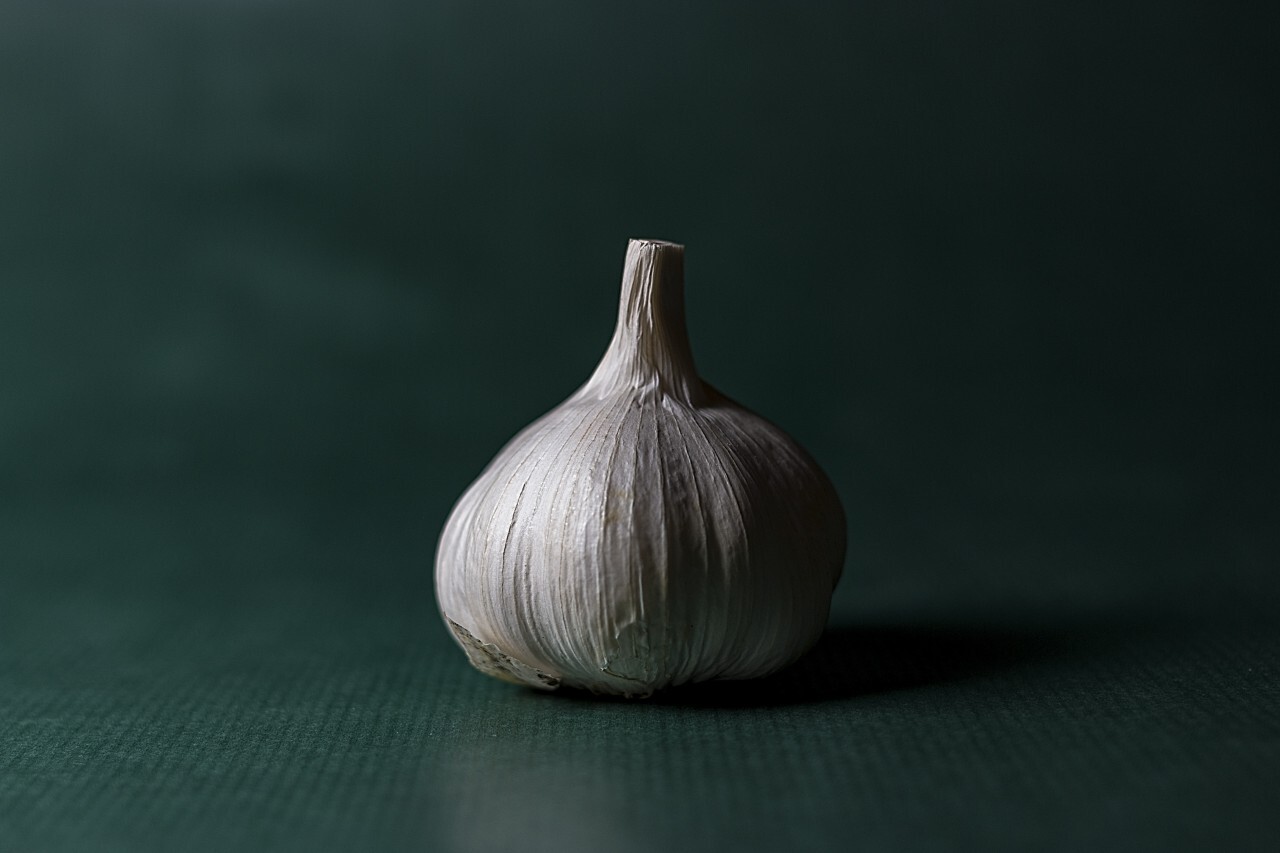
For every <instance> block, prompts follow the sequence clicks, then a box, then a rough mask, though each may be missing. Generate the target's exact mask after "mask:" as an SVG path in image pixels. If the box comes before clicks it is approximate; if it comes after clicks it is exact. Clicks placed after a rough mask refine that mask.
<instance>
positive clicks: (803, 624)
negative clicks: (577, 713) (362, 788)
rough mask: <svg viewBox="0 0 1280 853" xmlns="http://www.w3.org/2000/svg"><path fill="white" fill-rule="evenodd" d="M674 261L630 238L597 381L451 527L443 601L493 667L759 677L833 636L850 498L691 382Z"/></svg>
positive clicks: (546, 421) (615, 678)
mask: <svg viewBox="0 0 1280 853" xmlns="http://www.w3.org/2000/svg"><path fill="white" fill-rule="evenodd" d="M683 263H684V248H683V247H682V246H679V245H676V244H673V243H663V242H658V241H651V240H632V241H631V242H630V244H629V245H628V248H627V257H626V263H625V265H624V269H623V289H622V301H621V306H620V309H619V316H618V326H617V330H616V331H615V333H614V337H613V341H612V343H611V344H610V347H609V349H608V351H607V352H606V354H605V356H604V358H603V360H602V361H601V363H600V365H599V366H598V367H597V368H596V371H595V373H594V374H593V375H592V377H591V379H590V380H589V381H588V382H587V383H586V384H585V385H584V386H583V387H582V388H580V389H579V390H578V391H577V392H576V393H575V394H574V395H573V396H571V397H570V398H569V399H568V400H566V401H565V402H564V403H562V404H561V405H560V406H558V407H557V408H555V409H554V410H552V411H551V412H549V413H548V414H546V415H544V416H543V417H542V418H540V419H538V420H537V421H535V422H534V423H533V424H531V425H530V426H528V427H527V428H525V429H524V430H523V431H521V432H520V433H519V434H518V435H517V436H516V437H515V438H513V439H512V440H511V441H510V442H509V443H508V444H507V445H506V446H505V447H504V448H503V449H502V450H501V451H500V452H499V453H498V455H497V456H496V457H495V458H494V459H493V461H492V462H490V463H489V466H488V467H487V468H486V469H485V470H484V472H483V473H481V475H480V477H479V478H478V479H477V480H476V481H475V482H474V483H472V485H471V486H470V487H469V488H468V489H467V491H466V492H465V493H464V494H463V495H462V497H461V498H460V499H459V501H458V503H457V505H456V506H455V507H454V509H453V512H452V513H451V515H450V516H449V519H448V521H447V522H446V524H445V527H444V531H443V533H442V534H441V537H440V544H439V548H438V550H437V554H436V591H437V597H438V600H439V604H440V610H441V612H442V614H443V615H444V617H445V620H446V622H447V623H448V624H449V626H450V628H451V629H452V630H453V632H454V636H455V637H456V638H457V640H458V642H459V644H460V645H461V646H462V647H463V649H464V650H465V651H466V653H467V655H468V657H469V658H470V659H471V662H472V663H473V664H475V665H476V666H477V667H478V668H479V669H481V670H482V671H484V672H487V673H488V674H490V675H495V676H497V677H499V678H504V679H507V680H510V681H516V682H519V683H524V684H528V685H530V686H533V687H539V688H544V689H550V688H554V687H557V686H559V685H561V684H564V685H568V686H572V687H577V688H584V689H587V690H591V691H593V692H596V693H605V694H619V695H625V696H647V695H649V694H650V693H652V692H654V691H656V690H660V689H663V688H666V687H671V686H675V685H679V684H685V683H688V682H698V681H706V680H709V679H717V678H723V679H743V678H754V677H757V676H762V675H767V674H769V673H771V672H774V671H776V670H778V669H781V668H782V667H784V666H786V665H787V664H789V663H791V662H792V661H794V660H795V659H796V658H798V657H799V656H800V655H802V654H803V653H804V652H805V651H806V650H807V649H809V648H810V647H811V646H812V645H813V644H814V643H815V642H816V641H817V639H818V637H819V635H820V634H821V633H822V630H823V627H824V626H825V624H826V620H827V615H828V611H829V609H830V602H831V594H832V591H833V589H834V587H835V584H836V581H837V580H838V579H839V577H840V572H841V568H842V566H843V563H844V550H845V520H844V512H843V510H842V509H841V506H840V501H839V498H838V497H837V496H836V492H835V489H834V488H833V487H832V485H831V483H830V481H829V480H828V479H827V477H826V476H825V475H824V474H823V473H822V471H821V469H819V467H818V465H817V463H815V462H814V461H813V459H812V458H810V456H809V455H808V454H807V453H805V451H804V450H803V449H801V448H800V446H799V445H798V444H796V442H795V441H793V440H792V439H791V438H790V437H788V436H787V435H786V434H785V433H783V432H782V430H780V429H778V428H777V427H776V426H774V425H773V424H771V423H769V422H768V421H766V420H764V419H763V418H761V417H759V416H758V415H755V414H753V413H752V412H750V411H748V410H746V409H744V408H742V407H741V406H739V405H738V404H736V403H734V402H733V401H732V400H729V399H728V398H727V397H724V396H723V395H721V394H720V393H718V392H717V391H716V390H715V389H713V388H711V386H709V385H707V384H706V383H704V382H702V380H701V379H699V378H698V375H697V372H696V370H695V369H694V365H693V358H692V355H691V353H690V350H689V343H688V338H687V335H686V333H685V324H684V299H683V296H684V294H683Z"/></svg>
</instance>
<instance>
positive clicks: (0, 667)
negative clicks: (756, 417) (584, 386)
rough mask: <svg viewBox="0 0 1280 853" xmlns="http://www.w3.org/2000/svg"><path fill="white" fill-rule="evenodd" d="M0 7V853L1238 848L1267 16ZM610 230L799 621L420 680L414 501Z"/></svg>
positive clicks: (1279, 585) (584, 320)
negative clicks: (615, 690)
mask: <svg viewBox="0 0 1280 853" xmlns="http://www.w3.org/2000/svg"><path fill="white" fill-rule="evenodd" d="M1233 14H1235V17H1231V18H1228V17H1226V15H1225V13H1222V12H1219V11H1217V10H1216V8H1211V7H1210V6H1209V5H1204V6H1203V7H1202V6H1200V5H1197V4H1194V3H1175V4H1173V5H1172V6H1170V5H1169V4H1167V3H1146V4H1143V3H1131V4H1123V8H1121V7H1114V8H1113V7H1111V6H1106V7H1103V6H1098V7H1096V8H1095V7H1094V6H1091V5H1089V4H1085V5H1083V6H1063V7H1061V8H1053V9H1050V8H1049V7H1047V6H1043V5H1041V6H1028V5H1027V4H1021V3H1011V2H1009V3H1000V2H997V3H961V4H937V3H934V4H929V3H906V4H856V5H855V4H819V3H815V4H766V3H746V4H743V3H710V4H670V5H664V4H649V5H645V6H643V7H624V6H621V5H612V6H611V5H609V4H594V3H576V4H574V3H554V2H553V3H537V4H516V3H507V4H479V3H476V4H468V3H447V4H434V3H410V2H397V1H396V0H369V2H363V3H358V4H357V3H342V4H339V3H302V2H259V3H249V2H243V3H242V2H230V0H228V2H194V0H185V2H172V3H161V2H144V0H127V2H119V3H112V4H103V3H91V2H70V0H69V2H65V3H62V2H60V3H50V2H41V3H37V2H34V0H9V2H0V850H2V851H6V853H7V851H16V853H28V851H30V853H44V851H51V853H53V852H54V851H129V853H135V852H137V851H151V850H156V851H162V850H182V851H202V850H217V851H223V850H228V851H229V850H264V851H272V850H298V851H328V850H335V851H337V850H353V851H354V850H361V851H363V850H386V851H400V850H430V851H445V853H447V852H448V851H554V853H577V851H623V853H625V852H626V851H663V853H669V851H681V850H700V849H705V850H713V851H714V850H759V851H778V850H815V851H816V850H846V849H848V850H867V851H877V850H890V851H897V850H970V849H972V850H1009V851H1026V850H1124V851H1130V850H1138V851H1146V850H1149V851H1162V853H1163V851H1171V850H1218V849H1221V850H1244V851H1248V850H1258V851H1272V850H1275V849H1277V847H1280V810H1277V808H1276V803H1277V802H1280V671H1278V670H1280V622H1278V621H1277V619H1276V615H1277V605H1278V604H1280V575H1277V572H1276V566H1277V559H1278V558H1280V547H1278V546H1280V500H1278V499H1277V491H1276V482H1277V479H1278V475H1280V457H1278V456H1277V454H1276V451H1275V446H1274V443H1275V437H1276V435H1277V428H1278V426H1280V424H1277V419H1276V417H1275V411H1274V409H1275V405H1274V398H1275V389H1276V388H1277V387H1278V385H1280V382H1278V380H1280V375H1278V374H1280V358H1277V357H1276V352H1275V349H1276V348H1275V331H1274V328H1275V321H1276V317H1277V316H1280V312H1278V311H1277V308H1280V306H1278V305H1277V302H1278V301H1280V300H1278V298H1277V292H1276V289H1275V286H1274V285H1275V282H1276V281H1277V280H1278V277H1277V272H1280V264H1277V258H1276V246H1275V235H1276V233H1280V231H1278V230H1277V228H1278V226H1280V221H1278V220H1280V213H1278V211H1277V206H1276V204H1275V199H1276V198H1277V197H1278V196H1277V190H1280V186H1278V184H1280V181H1278V180H1277V169H1276V164H1275V153H1274V152H1275V151H1276V150H1278V149H1280V145H1278V144H1277V143H1278V142H1280V140H1277V138H1276V136H1277V134H1276V128H1277V121H1276V119H1277V111H1276V107H1275V102H1274V98H1273V97H1272V96H1271V92H1270V86H1271V83H1270V81H1271V80H1274V79H1275V75H1274V69H1272V68H1270V67H1269V66H1271V65H1273V64H1274V59H1273V58H1272V57H1273V55H1274V50H1273V45H1271V42H1270V40H1271V37H1272V35H1273V34H1274V32H1275V24H1276V21H1275V20H1274V16H1272V17H1271V20H1263V15H1262V13H1257V14H1243V13H1240V12H1239V11H1237V12H1236V13H1233ZM629 237H652V238H660V239H670V240H675V241H679V242H682V243H685V244H686V245H687V247H688V250H687V284H686V287H687V294H688V303H689V305H688V314H689V326H690V333H691V337H692V342H693V349H694V355H695V357H696V358H697V360H698V363H699V366H700V368H701V370H702V373H703V375H704V376H705V377H706V378H707V379H708V380H709V381H711V382H713V383H714V384H716V385H717V386H718V387H720V388H722V389H723V390H724V391H725V392H727V393H729V394H730V395H732V396H733V397H735V398H737V399H739V400H741V401H742V402H743V403H745V404H746V405H748V406H750V407H752V408H753V409H756V410H757V411H760V412H761V413H763V414H765V415H766V416H768V417H769V418H771V419H772V420H774V421H775V422H777V423H779V424H781V425H782V426H783V427H785V428H786V429H787V430H788V431H789V432H791V433H792V434H793V435H794V436H796V437H797V438H798V439H799V440H800V441H801V442H802V443H803V444H805V446H806V447H808V449H809V450H810V451H811V452H812V453H813V455H814V456H815V457H816V458H817V459H818V460H819V461H820V462H821V463H822V465H823V467H824V468H825V469H826V470H827V472H828V473H829V474H830V476H831V478H832V480H833V481H834V482H835V484H836V486H837V488H838V490H839V491H840V494H841V496H842V498H843V500H844V503H845V507H846V510H847V513H848V516H849V522H850V525H849V530H850V548H849V557H848V563H847V567H846V571H845V577H844V579H843V580H842V582H841V585H840V587H839V589H838V591H837V594H836V599H835V602H834V605H833V612H832V619H831V624H830V627H829V630H828V632H827V635H826V636H825V638H824V639H823V641H822V642H821V644H820V645H819V646H818V647H817V649H816V650H815V651H814V652H813V653H811V654H810V656H809V657H807V658H806V659H804V660H803V661H802V662H801V663H799V664H798V665H796V666H795V667H793V668H792V669H790V670H788V671H786V672H784V673H782V674H779V675H778V676H775V677H773V678H771V679H767V680H764V681H760V682H754V683H725V684H719V685H716V684H712V685H705V686H700V687H694V688H690V689H686V690H680V691H673V692H671V693H669V694H666V695H662V696H659V697H657V698H655V699H653V700H648V701H623V700H613V701H609V700H601V699H596V698H592V697H590V696H584V695H573V694H552V695H544V694H539V693H535V692H532V691H528V690H524V689H521V688H517V687H513V686H511V685H508V684H504V683H501V682H498V681H495V680H493V679H489V678H485V677H484V676H482V675H480V674H478V673H476V672H474V671H473V670H471V669H470V668H469V667H468V665H467V664H466V661H465V659H464V656H463V655H462V653H461V652H460V651H459V650H458V649H457V648H456V647H455V646H454V644H453V641H452V640H451V638H450V637H449V635H448V633H447V631H446V629H445V627H444V625H443V624H442V623H441V621H440V619H439V616H438V614H437V612H436V609H435V603H434V598H433V591H432V579H431V563H432V557H433V553H434V548H435V540H436V536H437V535H438V533H439V530H440V528H441V525H442V524H443V522H444V518H445V515H446V513H447V512H448V510H449V508H450V506H451V504H452V502H453V500H454V499H455V498H456V497H457V496H458V495H459V494H460V493H461V491H462V489H463V488H464V487H465V486H466V485H467V484H468V483H469V482H470V481H471V479H472V478H474V477H475V475H476V474H477V473H478V472H479V471H480V469H481V468H482V467H483V465H484V464H485V462H486V461H487V460H488V459H489V458H490V456H491V455H492V454H493V453H494V452H495V451H496V450H497V449H498V447H499V446H500V445H501V444H502V443H503V442H504V441H505V440H506V439H507V438H509V437H510V436H511V435H512V434H513V433H514V432H515V431H516V430H517V429H519V428H520V427H521V426H523V425H524V424H525V423H527V422H528V421H530V420H532V419H533V418H534V417H536V416H538V415H539V414H541V413H542V412H543V411H545V410H547V409H548V408H550V407H551V406H553V405H555V404H556V403H557V402H559V401H560V400H561V399H562V398H563V397H565V396H567V395H568V394H569V393H570V392H572V391H573V390H574V389H575V388H576V387H577V386H578V384H580V383H581V382H582V381H583V380H585V378H586V377H587V375H588V374H589V372H590V370H591V368H592V367H593V366H594V365H595V362H596V360H597V359H598V358H599V356H600V354H601V353H602V352H603V350H604V347H605V345H606V343H607V341H608V339H609V335H610V333H611V331H612V323H613V318H614V311H615V307H616V306H615V300H616V298H617V288H618V283H619V275H620V272H621V264H622V255H623V251H624V249H625V245H626V240H627V238H629Z"/></svg>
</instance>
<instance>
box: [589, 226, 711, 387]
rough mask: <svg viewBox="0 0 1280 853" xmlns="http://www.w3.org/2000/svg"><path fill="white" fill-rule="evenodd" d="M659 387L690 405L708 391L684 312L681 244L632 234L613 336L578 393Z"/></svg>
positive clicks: (682, 248) (623, 272)
mask: <svg viewBox="0 0 1280 853" xmlns="http://www.w3.org/2000/svg"><path fill="white" fill-rule="evenodd" d="M645 389H649V390H658V391H659V392H660V393H662V394H664V395H667V396H671V397H675V398H677V399H679V400H681V401H682V402H684V403H686V404H689V405H696V404H697V403H699V402H701V401H702V400H703V399H704V397H705V396H706V392H705V390H704V388H703V384H702V380H701V379H699V378H698V372H697V369H696V368H695V367H694V363H693V352H692V351H691V350H690V348H689V333H688V331H687V329H686V327H685V315H684V246H682V245H680V244H679V243H667V242H663V241H660V240H631V241H630V242H629V243H628V244H627V255H626V261H625V262H624V263H623V267H622V298H621V300H620V302H619V306H618V325H617V327H616V328H615V330H614V333H613V340H612V341H611V342H610V344H609V349H608V351H607V352H606V353H605V355H604V358H603V359H602V360H601V362H600V364H599V366H598V367H596V370H595V373H593V374H592V376H591V379H589V380H588V381H587V384H586V385H584V386H583V388H582V390H581V391H579V392H578V395H577V396H579V397H585V396H591V397H603V396H606V395H608V394H612V393H616V392H618V391H623V390H645Z"/></svg>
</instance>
